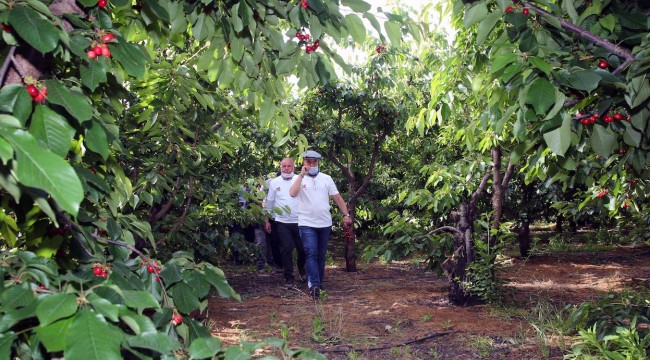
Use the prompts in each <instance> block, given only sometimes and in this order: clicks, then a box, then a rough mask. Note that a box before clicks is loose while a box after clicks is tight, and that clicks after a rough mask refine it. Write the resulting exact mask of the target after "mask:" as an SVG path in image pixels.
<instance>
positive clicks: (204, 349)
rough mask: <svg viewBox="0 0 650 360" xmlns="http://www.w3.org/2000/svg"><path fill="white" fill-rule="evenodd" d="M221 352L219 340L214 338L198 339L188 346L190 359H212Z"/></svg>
mask: <svg viewBox="0 0 650 360" xmlns="http://www.w3.org/2000/svg"><path fill="white" fill-rule="evenodd" d="M219 350H221V340H219V339H217V338H214V337H203V338H198V339H196V340H194V341H193V342H192V344H191V345H190V359H205V358H212V357H213V356H214V355H216V354H217V352H219Z"/></svg>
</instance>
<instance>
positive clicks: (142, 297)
mask: <svg viewBox="0 0 650 360" xmlns="http://www.w3.org/2000/svg"><path fill="white" fill-rule="evenodd" d="M122 293H123V294H124V297H123V298H124V303H125V304H126V305H127V306H128V307H131V308H135V309H136V310H137V311H138V313H142V311H143V310H144V309H151V308H153V309H157V308H159V307H160V304H159V303H158V301H156V298H154V297H153V295H151V293H150V292H148V291H138V290H123V291H122Z"/></svg>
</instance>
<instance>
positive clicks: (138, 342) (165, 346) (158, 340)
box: [127, 332, 180, 354]
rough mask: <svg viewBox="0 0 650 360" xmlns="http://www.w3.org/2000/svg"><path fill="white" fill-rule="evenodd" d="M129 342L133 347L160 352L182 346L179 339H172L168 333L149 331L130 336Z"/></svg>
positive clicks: (168, 351)
mask: <svg viewBox="0 0 650 360" xmlns="http://www.w3.org/2000/svg"><path fill="white" fill-rule="evenodd" d="M127 343H128V344H129V346H131V347H135V348H143V349H149V350H153V351H156V352H158V353H160V354H168V353H170V352H172V351H173V350H175V349H178V348H179V347H180V344H179V343H178V342H177V341H174V340H172V338H170V337H169V336H168V335H166V334H164V333H161V332H156V333H151V332H147V333H143V334H140V335H136V336H132V337H129V338H128V340H127Z"/></svg>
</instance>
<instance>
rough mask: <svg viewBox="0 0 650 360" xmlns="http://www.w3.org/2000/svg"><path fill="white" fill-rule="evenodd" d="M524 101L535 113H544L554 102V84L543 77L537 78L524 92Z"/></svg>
mask: <svg viewBox="0 0 650 360" xmlns="http://www.w3.org/2000/svg"><path fill="white" fill-rule="evenodd" d="M526 103H527V104H531V105H532V106H533V108H535V113H537V115H544V114H545V113H546V111H547V110H548V109H549V108H550V107H551V105H553V104H554V103H555V86H553V84H551V83H550V82H549V81H548V80H546V79H544V78H537V79H536V80H535V81H533V83H532V84H531V85H530V88H528V91H527V92H526Z"/></svg>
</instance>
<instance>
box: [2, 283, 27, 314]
mask: <svg viewBox="0 0 650 360" xmlns="http://www.w3.org/2000/svg"><path fill="white" fill-rule="evenodd" d="M34 299H35V298H34V292H32V290H31V289H30V288H29V287H28V286H27V284H26V283H25V284H24V285H21V286H12V287H10V288H8V289H7V290H5V291H4V292H3V293H2V296H1V297H0V303H1V304H2V310H3V311H4V312H7V311H9V310H14V309H18V308H21V307H24V306H26V305H27V304H29V303H31V302H32V301H33V300H34Z"/></svg>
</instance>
